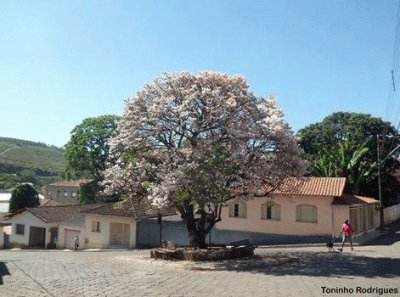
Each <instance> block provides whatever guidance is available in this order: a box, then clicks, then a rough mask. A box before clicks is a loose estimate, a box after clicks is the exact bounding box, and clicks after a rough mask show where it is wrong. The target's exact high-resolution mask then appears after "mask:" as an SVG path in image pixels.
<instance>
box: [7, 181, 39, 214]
mask: <svg viewBox="0 0 400 297" xmlns="http://www.w3.org/2000/svg"><path fill="white" fill-rule="evenodd" d="M37 206H39V195H38V192H36V190H35V189H34V188H33V187H32V186H31V185H29V184H22V185H18V186H16V187H15V188H14V190H13V191H12V192H11V199H10V207H9V212H10V213H12V212H15V211H17V210H19V209H21V208H24V207H37Z"/></svg>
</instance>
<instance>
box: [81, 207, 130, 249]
mask: <svg viewBox="0 0 400 297" xmlns="http://www.w3.org/2000/svg"><path fill="white" fill-rule="evenodd" d="M93 221H99V222H100V230H101V232H92V222H93ZM110 223H122V224H129V225H130V234H129V241H130V242H129V247H131V248H133V247H136V221H135V219H133V218H128V217H115V216H105V215H94V214H87V215H86V237H87V239H88V241H89V242H88V244H87V245H86V246H87V248H106V247H109V242H110Z"/></svg>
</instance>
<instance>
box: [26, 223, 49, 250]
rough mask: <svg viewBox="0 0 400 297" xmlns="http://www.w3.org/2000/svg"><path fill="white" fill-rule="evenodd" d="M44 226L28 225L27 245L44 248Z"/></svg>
mask: <svg viewBox="0 0 400 297" xmlns="http://www.w3.org/2000/svg"><path fill="white" fill-rule="evenodd" d="M45 241H46V228H41V227H34V226H30V228H29V246H30V247H37V248H45Z"/></svg>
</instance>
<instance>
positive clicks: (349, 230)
mask: <svg viewBox="0 0 400 297" xmlns="http://www.w3.org/2000/svg"><path fill="white" fill-rule="evenodd" d="M341 234H343V238H342V248H340V249H338V250H339V251H341V252H342V251H343V247H344V243H345V242H346V241H348V242H350V247H351V250H354V249H353V227H351V225H350V224H349V220H346V221H345V222H344V224H343V225H342V230H341V231H340V233H339V236H340V235H341Z"/></svg>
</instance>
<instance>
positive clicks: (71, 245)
mask: <svg viewBox="0 0 400 297" xmlns="http://www.w3.org/2000/svg"><path fill="white" fill-rule="evenodd" d="M75 236H78V238H79V242H80V244H81V245H82V238H81V231H79V230H70V229H65V243H64V245H65V248H67V249H71V250H73V249H75V241H74V238H75Z"/></svg>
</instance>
